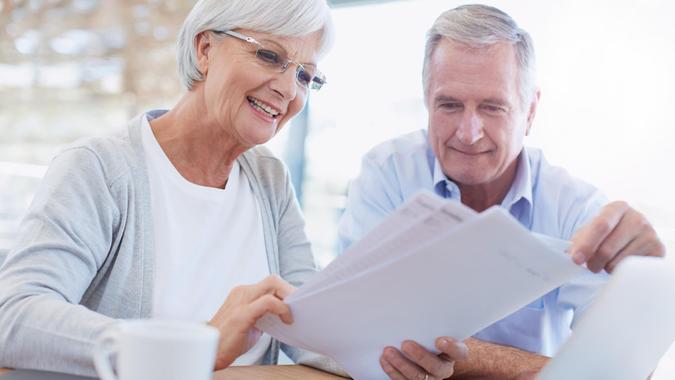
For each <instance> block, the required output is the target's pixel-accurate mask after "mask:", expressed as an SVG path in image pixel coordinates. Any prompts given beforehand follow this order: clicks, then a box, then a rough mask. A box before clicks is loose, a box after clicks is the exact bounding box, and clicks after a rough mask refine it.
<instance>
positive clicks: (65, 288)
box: [0, 147, 120, 375]
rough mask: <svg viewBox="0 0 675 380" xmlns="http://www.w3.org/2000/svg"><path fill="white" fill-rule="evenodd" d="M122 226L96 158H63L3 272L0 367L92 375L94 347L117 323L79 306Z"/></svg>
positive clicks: (84, 151)
mask: <svg viewBox="0 0 675 380" xmlns="http://www.w3.org/2000/svg"><path fill="white" fill-rule="evenodd" d="M119 220H120V215H119V210H118V209H117V208H116V207H115V202H114V201H113V198H112V196H111V193H110V191H109V186H108V183H107V182H106V176H105V172H104V169H103V167H102V165H101V164H100V162H99V161H98V158H97V156H96V154H95V153H94V152H93V151H91V150H90V149H88V148H84V147H78V148H71V149H68V150H66V151H64V152H62V153H61V154H59V155H58V156H57V157H56V158H55V159H54V160H53V162H52V164H51V166H50V168H49V169H48V171H47V173H46V176H45V178H44V179H43V181H42V183H41V184H40V186H39V188H38V191H37V193H36V195H35V197H34V199H33V201H32V204H31V206H30V208H29V210H28V212H27V214H26V216H25V217H24V219H23V221H22V222H21V225H20V229H19V235H18V241H17V243H16V245H15V247H14V249H13V250H12V251H10V253H9V255H8V257H7V259H6V261H5V263H4V264H3V266H2V268H1V269H0V326H2V327H1V328H0V367H12V368H32V369H42V370H51V371H58V372H65V373H74V374H80V375H93V374H94V369H93V364H92V360H91V351H92V348H93V344H94V342H95V341H96V339H97V338H98V337H99V336H100V335H101V334H102V333H103V332H104V331H105V330H107V329H108V328H110V327H111V326H113V325H114V324H115V323H116V320H114V319H112V318H109V317H106V316H104V315H101V314H99V313H96V312H94V311H91V310H89V309H87V308H86V307H84V306H82V305H80V304H79V303H80V301H81V300H82V296H83V295H84V293H85V292H86V291H87V289H88V287H89V286H90V284H91V282H92V280H93V279H94V278H95V276H96V274H97V271H98V269H99V268H100V267H101V265H102V263H103V261H104V260H105V259H106V257H107V255H108V253H109V252H110V250H111V245H112V241H113V239H114V237H115V231H116V228H117V226H118V224H119Z"/></svg>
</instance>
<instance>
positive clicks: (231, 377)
mask: <svg viewBox="0 0 675 380" xmlns="http://www.w3.org/2000/svg"><path fill="white" fill-rule="evenodd" d="M8 372H10V370H8V369H3V368H0V375H2V374H5V373H8ZM240 379H241V380H249V379H257V380H295V379H303V380H344V377H339V376H335V375H333V374H330V373H326V372H322V371H319V370H316V369H314V368H310V367H305V366H301V365H260V366H242V367H230V368H226V369H224V370H220V371H217V372H215V373H214V374H213V380H240Z"/></svg>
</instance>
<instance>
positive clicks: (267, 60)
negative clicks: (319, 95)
mask: <svg viewBox="0 0 675 380" xmlns="http://www.w3.org/2000/svg"><path fill="white" fill-rule="evenodd" d="M214 33H217V34H221V35H222V34H224V35H227V36H230V37H234V38H237V39H239V40H242V41H245V42H248V43H250V44H252V45H255V46H256V50H255V56H256V57H257V58H258V61H260V63H261V64H263V65H264V66H267V67H272V68H276V69H279V70H280V71H281V72H282V73H284V72H286V70H287V69H288V67H289V66H290V65H291V63H294V64H295V65H296V66H297V67H298V68H297V69H296V70H295V79H296V80H297V82H298V84H299V85H300V86H302V87H303V88H311V89H312V90H319V89H321V87H322V86H323V85H324V84H326V77H325V76H324V75H323V74H322V73H321V72H319V71H318V70H317V69H316V68H314V67H311V66H303V65H302V64H301V63H299V62H295V61H292V60H290V59H288V58H287V57H284V56H283V55H281V54H280V53H277V52H276V51H274V50H270V49H266V48H264V47H263V45H262V44H261V43H260V42H258V41H257V40H256V39H255V38H253V37H249V36H246V35H244V34H241V33H237V32H234V31H232V30H225V31H220V30H214Z"/></svg>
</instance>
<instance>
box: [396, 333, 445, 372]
mask: <svg viewBox="0 0 675 380" xmlns="http://www.w3.org/2000/svg"><path fill="white" fill-rule="evenodd" d="M401 351H402V352H403V353H404V354H405V355H406V356H407V357H408V358H410V360H412V361H413V362H414V363H415V364H416V365H418V366H419V367H421V368H422V369H424V370H425V371H426V372H428V373H429V375H430V376H433V377H436V378H438V379H445V378H447V377H450V376H452V373H453V372H454V368H455V366H454V361H451V360H445V359H442V358H440V357H438V356H437V355H436V354H434V353H431V352H429V351H427V350H426V349H425V348H424V347H422V346H420V345H419V344H418V343H417V342H413V341H411V340H407V341H405V342H403V344H402V345H401Z"/></svg>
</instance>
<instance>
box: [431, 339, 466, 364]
mask: <svg viewBox="0 0 675 380" xmlns="http://www.w3.org/2000/svg"><path fill="white" fill-rule="evenodd" d="M436 348H437V349H438V350H439V351H441V352H442V353H444V354H445V355H447V356H448V358H450V360H465V359H466V358H467V357H468V356H469V348H468V347H467V346H466V344H464V342H460V341H456V340H454V339H452V338H448V337H441V338H437V339H436Z"/></svg>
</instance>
